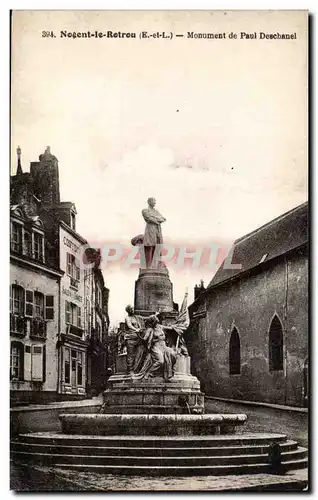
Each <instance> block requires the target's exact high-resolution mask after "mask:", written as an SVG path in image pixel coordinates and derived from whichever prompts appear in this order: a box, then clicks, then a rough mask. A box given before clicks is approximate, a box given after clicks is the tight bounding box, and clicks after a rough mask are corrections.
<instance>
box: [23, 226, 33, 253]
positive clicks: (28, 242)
mask: <svg viewBox="0 0 318 500" xmlns="http://www.w3.org/2000/svg"><path fill="white" fill-rule="evenodd" d="M23 253H24V255H27V256H28V257H32V232H30V231H26V230H24V240H23Z"/></svg>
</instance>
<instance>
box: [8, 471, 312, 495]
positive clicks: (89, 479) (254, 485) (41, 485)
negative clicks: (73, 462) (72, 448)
mask: <svg viewBox="0 0 318 500" xmlns="http://www.w3.org/2000/svg"><path fill="white" fill-rule="evenodd" d="M10 479H11V484H10V488H11V490H15V491H235V490H239V491H244V490H245V491H247V490H252V491H253V490H254V491H256V490H258V491H265V490H267V491H287V490H289V491H302V490H304V489H305V487H306V485H307V471H306V470H305V469H304V470H299V471H293V472H292V473H288V474H286V475H284V476H273V475H271V474H253V475H251V474H250V475H242V476H204V477H202V476H193V477H191V478H188V477H187V478H182V477H176V478H172V477H161V478H160V479H159V478H155V477H147V476H143V477H140V476H138V477H136V476H114V475H113V474H96V473H92V472H90V473H88V472H87V473H85V472H78V471H71V470H70V471H66V470H63V469H58V468H54V469H53V468H50V467H43V466H34V467H32V468H31V467H30V468H29V467H24V466H20V465H12V467H11V477H10Z"/></svg>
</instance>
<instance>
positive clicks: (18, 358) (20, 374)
mask: <svg viewBox="0 0 318 500" xmlns="http://www.w3.org/2000/svg"><path fill="white" fill-rule="evenodd" d="M10 379H11V380H23V379H24V345H23V344H22V342H16V341H13V342H11V352H10Z"/></svg>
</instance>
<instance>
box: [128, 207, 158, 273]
mask: <svg viewBox="0 0 318 500" xmlns="http://www.w3.org/2000/svg"><path fill="white" fill-rule="evenodd" d="M147 203H148V208H144V209H143V210H142V212H141V213H142V216H143V218H144V220H145V222H146V227H145V232H144V234H143V235H138V236H136V237H135V238H133V239H132V240H131V243H132V245H143V247H144V252H145V259H146V268H151V267H153V266H155V267H156V263H155V262H153V260H154V254H155V249H156V245H158V244H159V245H160V244H162V243H163V238H162V231H161V224H162V223H163V222H165V220H166V219H165V218H164V217H163V216H162V215H161V213H160V212H158V210H156V209H155V205H156V200H155V198H148V200H147ZM161 264H162V263H161Z"/></svg>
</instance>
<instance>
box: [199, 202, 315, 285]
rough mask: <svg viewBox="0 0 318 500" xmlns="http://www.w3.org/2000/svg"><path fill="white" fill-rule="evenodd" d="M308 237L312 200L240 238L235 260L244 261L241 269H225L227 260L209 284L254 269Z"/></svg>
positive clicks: (302, 242)
mask: <svg viewBox="0 0 318 500" xmlns="http://www.w3.org/2000/svg"><path fill="white" fill-rule="evenodd" d="M307 241H308V202H306V203H303V204H302V205H299V206H298V207H296V208H293V209H292V210H290V211H289V212H286V213H285V214H283V215H280V216H279V217H277V218H276V219H274V220H272V221H270V222H268V223H267V224H265V225H264V226H262V227H260V228H258V229H255V231H253V232H251V233H249V234H246V235H245V236H243V237H242V238H239V239H238V240H236V241H235V242H234V244H233V247H232V249H231V252H232V258H231V259H229V262H231V263H232V264H241V266H242V268H241V269H224V263H225V262H226V261H223V263H222V264H221V266H220V267H219V269H218V270H217V272H216V274H215V275H214V277H213V278H212V280H211V282H210V283H209V285H208V288H210V287H213V286H215V285H217V284H219V283H221V282H223V281H226V280H228V279H230V278H233V277H235V276H236V275H239V274H241V273H242V272H245V271H248V270H251V269H253V268H255V267H256V266H258V265H259V264H261V262H267V261H268V260H271V259H273V258H275V257H278V256H280V255H284V254H286V253H287V252H289V251H290V250H293V249H294V248H297V247H299V246H300V245H303V244H304V243H306V242H307Z"/></svg>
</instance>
